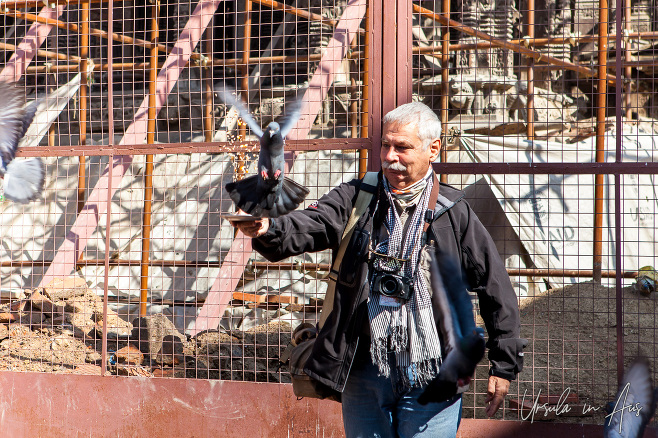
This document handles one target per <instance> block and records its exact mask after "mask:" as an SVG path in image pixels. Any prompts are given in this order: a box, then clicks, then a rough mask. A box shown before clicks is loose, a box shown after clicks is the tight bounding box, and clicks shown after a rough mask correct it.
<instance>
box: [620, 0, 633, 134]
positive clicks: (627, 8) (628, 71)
mask: <svg viewBox="0 0 658 438" xmlns="http://www.w3.org/2000/svg"><path fill="white" fill-rule="evenodd" d="M624 3H625V5H624V19H625V23H624V26H625V29H626V32H627V33H630V32H631V31H632V29H631V0H625V2H624ZM617 11H619V9H617ZM617 17H619V13H617ZM618 20H619V18H618ZM620 29H621V26H617V31H616V34H617V35H622V34H621V32H620ZM620 39H621V38H615V43H617V42H618V41H619V40H620ZM617 46H619V44H617ZM624 60H625V61H626V63H627V65H626V67H625V69H624V76H625V77H626V87H625V88H626V95H625V102H624V104H625V106H626V120H631V119H632V118H633V108H631V92H632V89H631V76H632V68H631V66H630V65H628V63H630V62H631V51H630V47H629V39H626V38H625V39H624ZM617 76H619V75H617ZM636 91H637V90H636ZM619 108H621V107H619ZM618 132H621V131H618Z"/></svg>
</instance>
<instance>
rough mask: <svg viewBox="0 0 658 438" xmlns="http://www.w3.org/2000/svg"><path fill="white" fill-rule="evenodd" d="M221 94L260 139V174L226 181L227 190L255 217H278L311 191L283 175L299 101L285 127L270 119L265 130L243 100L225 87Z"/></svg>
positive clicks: (238, 205) (297, 116) (299, 202)
mask: <svg viewBox="0 0 658 438" xmlns="http://www.w3.org/2000/svg"><path fill="white" fill-rule="evenodd" d="M219 97H220V98H221V99H222V100H223V101H224V102H225V103H226V104H228V105H233V106H235V107H236V108H237V110H238V112H239V113H240V117H242V120H244V121H245V122H246V123H247V125H249V127H250V128H251V131H252V132H253V133H254V134H256V135H257V136H258V137H259V138H260V154H259V155H258V175H254V176H250V177H247V178H244V179H242V180H240V181H235V182H232V183H228V184H226V191H227V192H228V193H229V196H230V197H231V199H232V200H233V202H235V205H236V206H237V207H238V208H239V209H240V210H242V211H244V212H246V213H249V214H251V215H252V216H256V217H273V218H275V217H279V216H282V215H284V214H287V213H289V212H291V211H292V210H294V209H296V208H297V207H298V206H299V204H301V203H302V201H303V200H304V198H306V195H308V194H309V190H308V189H307V188H306V187H304V186H303V185H301V184H299V183H297V182H295V181H293V180H292V179H290V178H288V177H286V176H284V175H283V171H284V166H285V159H284V156H283V144H284V138H285V137H286V135H287V134H288V132H290V130H291V129H292V127H293V126H294V125H295V123H297V120H298V119H299V116H300V106H299V103H298V104H297V105H295V108H294V111H293V112H292V114H291V115H290V117H289V118H288V120H287V121H286V123H285V124H284V125H283V126H279V124H278V123H277V122H271V123H270V124H269V125H267V128H265V131H263V130H261V129H260V126H258V124H257V123H256V121H255V120H254V118H253V117H252V116H251V114H249V111H248V110H247V108H245V106H244V105H243V104H242V102H240V101H239V100H238V99H236V98H235V97H234V96H233V94H232V93H231V92H229V91H228V89H227V88H226V87H222V88H221V89H219Z"/></svg>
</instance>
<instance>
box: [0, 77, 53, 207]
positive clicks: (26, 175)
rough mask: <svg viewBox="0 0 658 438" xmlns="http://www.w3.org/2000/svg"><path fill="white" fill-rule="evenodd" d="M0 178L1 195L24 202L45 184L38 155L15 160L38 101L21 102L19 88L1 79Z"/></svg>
mask: <svg viewBox="0 0 658 438" xmlns="http://www.w3.org/2000/svg"><path fill="white" fill-rule="evenodd" d="M0 96H3V100H4V104H3V105H1V106H0V177H2V178H3V179H4V196H5V198H7V199H9V200H10V201H14V202H18V203H21V204H25V203H27V202H29V201H32V200H34V199H36V198H37V197H39V195H40V194H41V191H42V189H43V184H44V176H45V172H44V167H43V162H42V161H41V158H30V159H27V160H14V158H15V157H16V150H17V149H18V146H19V144H20V141H21V139H22V138H23V136H24V135H25V132H26V131H27V128H28V127H29V126H30V124H31V123H32V120H33V119H34V115H35V114H36V111H37V106H38V103H39V102H38V101H36V100H35V101H32V102H30V103H29V104H27V105H24V101H23V98H22V96H21V93H20V92H19V90H18V89H17V88H16V87H15V86H14V85H12V84H9V83H7V82H4V81H0Z"/></svg>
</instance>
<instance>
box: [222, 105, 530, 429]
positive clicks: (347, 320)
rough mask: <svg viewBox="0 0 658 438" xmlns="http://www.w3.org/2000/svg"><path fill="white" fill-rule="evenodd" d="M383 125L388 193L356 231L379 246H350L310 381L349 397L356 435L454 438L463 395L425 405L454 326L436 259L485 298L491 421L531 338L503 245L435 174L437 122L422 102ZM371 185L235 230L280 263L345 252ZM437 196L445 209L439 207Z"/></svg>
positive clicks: (348, 420) (310, 365) (347, 186)
mask: <svg viewBox="0 0 658 438" xmlns="http://www.w3.org/2000/svg"><path fill="white" fill-rule="evenodd" d="M383 125H384V128H383V135H382V148H381V162H382V172H381V173H380V175H379V183H378V186H377V191H376V194H375V196H373V200H372V202H371V204H370V205H369V207H368V209H367V211H366V213H365V214H364V215H363V216H362V217H361V218H360V219H359V220H358V222H357V225H356V228H355V230H357V231H355V234H358V235H360V236H364V235H365V236H368V238H367V239H366V241H367V242H368V248H367V250H365V251H364V250H363V248H362V247H357V246H356V245H357V242H363V241H364V239H354V238H353V239H352V241H351V242H350V246H349V247H348V248H347V251H346V252H345V257H344V259H343V262H342V264H341V268H340V271H339V273H338V282H337V285H336V292H335V297H334V307H333V310H332V312H331V313H330V314H329V317H328V319H327V321H326V323H325V325H324V326H323V327H322V330H321V331H320V333H319V334H318V338H317V340H316V342H315V345H314V349H313V354H312V356H311V358H310V359H309V361H308V362H307V364H306V367H305V368H304V371H305V372H306V373H307V374H309V375H310V376H311V377H313V378H314V379H316V380H317V381H319V382H322V383H323V384H325V385H327V386H329V387H330V388H333V389H334V390H336V391H338V392H341V393H342V397H341V398H342V407H343V421H344V425H345V432H346V435H347V436H348V437H365V436H378V437H395V436H426V437H432V438H436V437H444V436H445V437H454V436H455V435H456V433H457V428H458V426H459V422H460V419H461V395H456V396H455V397H454V398H453V399H451V400H448V401H446V402H443V403H429V404H427V405H425V406H422V405H420V404H419V403H418V402H417V398H418V396H419V395H420V394H421V393H422V392H423V390H424V388H425V386H426V385H427V383H428V382H430V381H431V380H432V378H433V377H435V376H436V374H437V372H438V368H439V367H440V366H441V365H440V364H441V358H442V356H444V355H445V348H446V344H445V342H444V339H443V338H442V335H441V333H442V330H441V327H442V323H443V321H440V320H437V315H438V312H436V311H435V310H436V309H437V307H438V306H439V304H438V302H437V301H438V300H435V299H434V298H435V297H434V296H433V295H432V291H431V290H430V289H431V283H430V281H429V270H428V268H427V264H428V260H429V254H430V253H431V252H432V251H434V252H438V251H440V252H441V254H442V255H443V256H444V257H445V256H446V255H447V256H448V257H451V258H452V260H453V261H454V262H455V263H454V264H455V266H461V267H462V271H463V275H464V277H465V278H466V279H467V281H468V283H469V289H470V290H472V291H474V292H476V293H477V294H478V298H479V302H480V313H481V315H482V317H483V319H484V321H485V325H486V328H487V331H488V335H489V340H488V342H487V346H488V347H489V360H490V362H491V368H490V373H489V374H490V376H489V385H488V390H487V398H486V402H487V406H486V413H487V415H488V416H490V417H491V416H493V415H494V414H495V413H496V411H497V410H498V408H499V407H500V405H501V404H502V402H503V400H504V397H505V395H506V394H507V391H508V389H509V384H510V381H511V380H513V379H514V378H515V376H516V374H518V372H519V371H521V368H522V359H523V357H522V356H523V353H522V351H523V347H524V346H525V344H526V341H525V340H523V339H519V332H520V323H519V311H518V305H517V300H516V295H515V294H514V292H513V289H512V285H511V283H510V280H509V277H508V276H507V273H506V271H505V267H504V265H503V263H502V261H501V259H500V256H499V255H498V253H497V251H496V248H495V244H494V243H493V241H492V239H491V237H490V235H489V233H488V232H487V231H486V230H485V228H484V226H483V225H482V224H481V223H480V221H479V220H478V219H477V217H475V214H474V213H473V211H472V210H471V208H470V207H469V206H468V204H467V203H466V201H463V200H462V196H463V194H462V193H461V192H459V191H457V190H455V189H454V188H452V187H450V186H448V185H444V184H440V185H439V182H438V180H437V179H436V176H435V175H434V172H433V170H432V167H431V164H432V162H434V161H435V160H436V159H437V158H438V156H439V151H440V149H441V141H440V139H439V137H440V134H441V123H440V122H439V119H438V117H437V116H436V114H434V112H433V111H432V110H431V109H430V108H428V107H427V106H425V105H424V104H422V103H409V104H405V105H402V106H400V107H398V108H396V109H395V110H393V111H391V112H389V113H388V114H387V115H386V116H385V117H384V119H383ZM437 185H438V186H437ZM359 186H360V181H359V180H353V181H351V182H349V183H343V184H341V185H340V186H338V187H337V188H335V189H333V190H332V191H330V192H329V193H327V194H326V195H324V196H323V197H322V198H321V199H320V200H319V201H318V202H316V203H314V204H313V205H311V206H310V207H309V208H307V209H305V210H302V211H294V212H292V213H290V214H289V215H286V216H284V217H281V218H277V219H275V220H272V219H260V220H257V221H254V222H240V223H235V224H234V225H235V226H237V227H238V228H240V229H241V230H242V232H243V233H244V234H245V235H247V236H250V237H253V238H254V240H253V247H254V249H255V250H256V251H258V252H259V253H261V254H262V255H263V256H264V257H266V258H267V259H268V260H271V261H276V260H281V259H283V258H285V257H289V256H292V255H296V254H301V253H304V252H314V251H320V250H324V249H327V248H332V249H334V250H336V249H337V248H338V246H339V244H340V240H341V236H342V233H343V229H344V228H345V226H346V223H347V221H348V219H349V217H350V214H351V212H352V207H353V205H354V203H355V201H356V197H357V195H358V191H359ZM436 187H440V190H438V202H436V205H435V206H434V205H430V203H431V201H430V198H432V196H431V194H432V189H433V188H434V189H436ZM434 198H436V196H435V197H434ZM426 210H429V211H428V212H432V211H433V214H432V213H430V214H427V213H428V212H426ZM426 221H429V227H427V229H425V228H426V227H425V222H426ZM361 246H363V244H361ZM382 274H385V275H388V274H394V275H397V276H399V277H401V278H403V279H406V282H408V283H409V284H410V286H411V289H412V295H411V297H410V298H406V299H405V298H400V297H398V296H389V295H390V294H388V293H386V294H383V293H381V292H388V291H383V290H382V289H381V286H379V285H378V284H377V278H378V277H381V275H382ZM378 287H379V289H377V288H378ZM394 295H395V294H394Z"/></svg>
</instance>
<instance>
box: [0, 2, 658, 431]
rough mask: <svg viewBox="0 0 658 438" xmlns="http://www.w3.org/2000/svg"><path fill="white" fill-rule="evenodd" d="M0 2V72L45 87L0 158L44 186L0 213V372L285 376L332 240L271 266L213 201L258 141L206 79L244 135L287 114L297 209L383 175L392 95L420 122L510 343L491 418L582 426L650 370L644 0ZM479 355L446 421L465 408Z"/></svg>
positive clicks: (482, 384) (319, 289)
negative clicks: (492, 252)
mask: <svg viewBox="0 0 658 438" xmlns="http://www.w3.org/2000/svg"><path fill="white" fill-rule="evenodd" d="M2 6H3V10H2V11H0V14H1V15H2V17H3V18H2V19H3V26H1V27H0V33H1V34H0V37H1V38H2V41H0V44H1V46H0V49H2V50H3V58H2V62H1V63H2V71H1V72H0V79H2V80H5V81H9V82H16V84H17V86H18V87H19V88H20V89H21V90H24V95H25V98H26V100H27V101H33V100H35V99H37V100H39V107H38V111H37V115H36V118H35V121H34V123H33V124H32V126H31V127H30V130H28V132H27V133H26V135H25V138H24V139H23V140H22V143H21V149H20V151H19V156H21V157H20V158H17V159H22V157H30V156H32V157H42V159H43V160H44V162H45V170H46V182H45V187H44V190H43V193H42V195H41V196H40V198H39V199H38V200H37V201H34V202H31V203H29V204H25V205H21V204H16V203H12V202H10V201H7V200H5V201H3V202H2V204H1V205H0V208H1V209H2V213H1V216H0V217H1V220H2V232H1V233H2V249H1V250H0V257H1V260H0V292H1V294H2V295H1V298H2V305H1V306H0V337H1V338H3V340H2V341H0V369H7V370H17V371H21V370H28V371H41V372H58V373H83V374H103V375H105V374H121V375H143V376H159V377H178V378H201V379H224V380H239V381H247V382H254V381H255V382H286V381H288V376H287V374H286V372H285V369H280V368H279V367H278V358H279V356H280V354H281V352H282V350H283V349H284V348H285V347H286V345H287V344H288V342H289V340H290V335H291V332H292V330H293V329H294V328H295V327H296V326H297V325H298V324H299V323H301V322H315V321H316V320H317V318H318V312H319V309H321V307H322V303H323V297H324V292H325V290H326V282H325V281H323V280H324V279H325V278H326V275H327V272H328V269H329V266H330V263H331V260H332V259H331V253H330V252H329V251H324V252H321V253H317V254H305V255H302V256H298V257H294V258H292V259H290V260H285V261H283V262H279V263H269V262H267V261H266V260H265V259H263V258H262V257H260V256H259V255H258V254H256V253H254V252H253V251H252V250H251V242H250V240H249V239H245V238H244V236H242V235H241V234H240V233H237V234H236V232H235V231H234V229H233V227H231V226H230V224H229V223H228V221H227V220H226V218H225V217H224V215H225V214H226V213H230V212H233V211H234V209H235V207H234V205H233V202H232V201H231V199H230V198H229V196H228V194H227V192H226V190H225V189H224V186H225V184H226V183H228V182H231V181H233V180H235V179H240V178H242V177H244V176H248V175H252V174H255V173H256V172H257V169H256V160H257V152H258V133H257V132H255V131H254V128H253V126H250V125H249V123H248V122H247V121H245V120H244V118H243V117H240V114H239V111H238V110H237V109H236V108H235V107H234V106H232V105H231V104H227V103H225V102H223V101H222V99H221V93H220V91H221V90H223V89H224V87H228V88H229V89H230V90H231V91H230V93H231V94H233V95H235V96H237V97H238V99H240V100H242V101H243V102H246V103H245V105H246V106H247V107H248V110H249V111H250V112H251V114H252V115H253V118H254V120H255V123H256V124H257V125H258V126H260V127H264V126H266V125H267V124H268V123H270V122H272V121H279V122H281V123H282V124H285V123H286V120H287V119H288V120H289V119H291V118H294V112H295V110H296V109H299V112H300V114H301V116H300V118H299V120H298V121H297V123H296V125H295V127H294V128H293V129H292V130H291V131H290V134H289V135H288V138H287V139H288V141H287V143H286V150H287V153H286V163H287V169H286V172H287V175H288V176H290V177H291V178H293V179H294V180H295V181H297V182H299V183H301V184H303V185H305V186H306V187H307V188H309V189H310V194H309V195H308V196H307V198H306V201H305V203H304V205H303V207H306V206H308V205H310V204H311V203H312V202H313V201H315V200H317V199H318V198H319V197H320V196H322V195H323V194H324V193H326V192H328V191H329V190H331V188H333V187H335V186H336V185H337V184H339V183H340V182H343V181H349V180H350V179H352V178H355V177H357V176H359V175H362V174H363V172H365V170H366V169H367V168H369V170H378V162H379V158H378V156H379V136H380V134H381V126H380V124H381V122H380V121H381V116H382V115H383V113H385V112H386V111H387V110H389V109H392V108H393V107H394V106H395V105H396V104H399V103H404V102H407V101H410V100H419V101H423V102H425V103H427V104H428V105H429V106H430V107H431V108H433V109H434V110H435V112H436V113H437V114H438V115H439V116H440V119H441V121H442V123H443V127H444V137H443V151H442V156H441V160H440V161H441V162H440V163H437V164H436V167H435V168H436V169H437V170H438V171H439V172H440V173H441V175H442V179H443V180H444V181H445V182H447V183H449V184H452V185H454V186H456V187H458V188H460V189H463V190H464V191H465V193H466V198H467V199H468V202H469V203H470V205H471V206H472V207H473V209H474V211H475V212H476V213H477V214H478V217H479V218H480V219H481V220H482V222H483V223H484V224H485V226H486V227H487V228H488V230H489V231H490V233H491V235H492V236H493V238H494V240H495V242H496V245H497V247H498V250H499V252H500V253H501V255H502V256H503V257H504V259H505V263H506V267H507V269H508V272H509V274H510V277H511V279H512V283H513V286H514V291H515V293H516V294H517V296H518V299H519V305H520V308H521V321H522V336H523V337H525V338H527V339H528V340H529V341H530V343H529V345H528V347H527V348H526V354H525V368H524V370H523V372H522V373H521V374H520V375H519V377H518V379H517V380H516V381H515V382H513V384H512V387H511V390H510V395H509V396H508V403H507V404H506V406H505V408H504V409H503V410H502V413H501V414H498V417H500V418H505V419H527V418H528V415H529V412H530V411H528V409H527V408H526V410H525V411H523V410H520V408H519V407H520V406H521V405H522V404H523V403H524V402H525V403H526V405H527V403H528V402H529V403H530V406H531V405H532V402H533V401H535V399H537V400H538V401H539V403H540V404H542V403H547V406H555V405H559V399H560V397H563V398H564V400H562V402H564V401H565V400H568V402H569V404H570V405H571V406H572V410H571V413H566V412H562V414H561V415H559V414H558V415H555V412H553V414H551V415H548V416H544V415H543V414H544V412H539V413H537V414H535V416H534V420H535V421H538V420H543V419H547V418H548V419H551V420H555V421H561V422H578V423H602V421H603V416H604V415H605V414H604V411H603V409H602V406H603V405H604V404H605V402H607V401H609V400H611V399H612V398H613V396H614V394H615V392H616V389H617V381H618V378H619V376H620V373H621V372H623V369H624V366H625V365H626V364H627V363H628V361H629V360H630V359H632V358H633V357H635V356H637V355H646V356H648V357H649V358H650V360H651V361H652V363H653V361H654V358H655V357H656V351H655V349H656V347H655V346H656V344H655V329H656V320H655V316H654V315H655V312H654V311H653V307H654V295H655V293H654V292H653V288H654V281H655V273H654V271H653V269H652V268H651V269H649V268H647V269H646V270H644V271H641V270H640V269H641V268H642V267H648V266H651V267H652V266H656V261H655V253H656V242H655V237H654V235H655V229H656V199H657V197H656V194H655V190H656V189H655V182H654V177H653V174H655V173H656V171H657V170H658V168H656V166H655V164H656V160H655V159H654V154H655V150H656V145H655V144H654V133H655V129H656V124H655V120H656V119H655V118H654V117H656V114H655V103H654V94H653V84H654V69H653V63H654V55H653V41H655V35H654V34H655V32H656V31H655V29H654V15H655V10H654V8H653V7H652V6H651V5H650V4H649V3H647V2H643V1H637V2H635V3H633V2H629V4H623V3H621V2H617V4H616V5H613V4H608V2H607V1H606V0H601V1H600V2H590V1H573V2H561V1H548V0H547V1H537V2H535V1H534V0H528V1H527V2H526V1H519V2H512V1H505V2H484V1H476V0H467V1H453V2H442V1H439V0H437V1H422V2H410V1H409V2H397V3H396V4H391V2H369V3H368V2H366V1H357V0H351V1H342V0H336V1H315V0H311V1H303V2H302V1H296V0H287V1H285V2H276V1H272V0H239V1H223V2H222V1H210V0H202V1H199V2H197V3H193V2H182V1H181V2H177V1H167V2H162V1H156V2H154V3H149V4H141V3H134V2H130V1H99V2H55V3H53V4H48V5H47V6H43V5H42V4H41V3H37V2H30V1H23V0H20V1H19V0H15V1H5V2H3V3H2ZM622 12H623V13H622ZM109 23H111V25H110V24H109ZM392 24H396V26H392ZM480 322H481V321H480ZM487 371H488V365H487V364H486V363H484V362H483V363H482V364H481V367H480V368H479V369H478V371H477V374H476V378H475V380H474V383H473V385H472V387H473V390H472V391H470V392H469V393H467V395H466V396H465V399H464V409H465V410H464V416H465V418H484V406H485V404H484V397H485V394H486V389H487V388H486V385H487Z"/></svg>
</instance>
